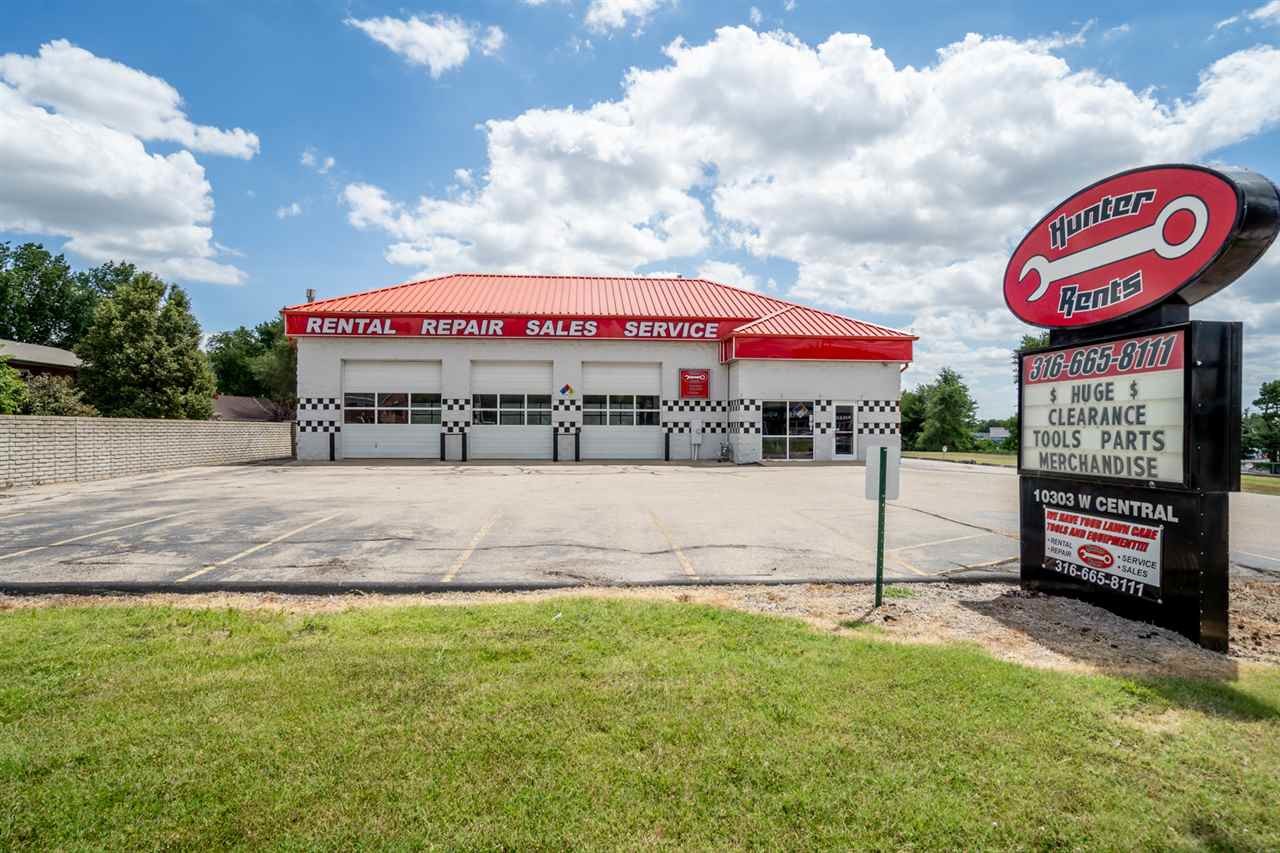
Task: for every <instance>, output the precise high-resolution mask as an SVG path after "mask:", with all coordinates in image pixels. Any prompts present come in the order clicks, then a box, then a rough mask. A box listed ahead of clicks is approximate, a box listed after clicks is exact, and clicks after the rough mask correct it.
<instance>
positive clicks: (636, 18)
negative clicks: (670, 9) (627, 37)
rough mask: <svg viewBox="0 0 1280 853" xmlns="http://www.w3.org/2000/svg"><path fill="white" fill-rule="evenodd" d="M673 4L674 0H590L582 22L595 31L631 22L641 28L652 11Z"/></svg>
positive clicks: (630, 23) (620, 26) (614, 27)
mask: <svg viewBox="0 0 1280 853" xmlns="http://www.w3.org/2000/svg"><path fill="white" fill-rule="evenodd" d="M674 5H675V0H591V3H590V5H588V6H587V14H586V16H585V18H583V22H584V23H585V24H586V25H587V28H588V29H590V30H595V31H596V32H607V31H609V30H620V29H624V28H625V27H628V26H631V25H633V24H634V25H635V27H636V28H637V29H641V28H643V27H644V25H645V24H646V23H647V22H648V20H649V18H650V17H651V16H652V15H653V13H654V12H656V11H658V10H659V9H660V8H661V7H663V6H674Z"/></svg>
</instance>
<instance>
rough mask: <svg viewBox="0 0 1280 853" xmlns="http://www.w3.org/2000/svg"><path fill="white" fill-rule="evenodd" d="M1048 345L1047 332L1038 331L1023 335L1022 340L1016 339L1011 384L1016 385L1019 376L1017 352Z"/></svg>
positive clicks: (1042, 347)
mask: <svg viewBox="0 0 1280 853" xmlns="http://www.w3.org/2000/svg"><path fill="white" fill-rule="evenodd" d="M1047 346H1049V333H1048V332H1040V333H1039V334H1036V335H1023V336H1022V340H1020V341H1018V345H1017V346H1016V347H1015V348H1014V350H1013V384H1014V385H1017V384H1018V381H1019V380H1020V379H1021V377H1020V376H1019V375H1018V371H1019V369H1020V368H1019V363H1020V362H1019V359H1018V353H1019V352H1028V351H1030V350H1038V349H1044V348H1045V347H1047Z"/></svg>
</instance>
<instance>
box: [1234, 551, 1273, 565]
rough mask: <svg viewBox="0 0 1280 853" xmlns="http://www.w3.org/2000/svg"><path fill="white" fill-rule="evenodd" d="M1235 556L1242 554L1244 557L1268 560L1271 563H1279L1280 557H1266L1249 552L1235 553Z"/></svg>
mask: <svg viewBox="0 0 1280 853" xmlns="http://www.w3.org/2000/svg"><path fill="white" fill-rule="evenodd" d="M1236 553H1237V554H1244V555H1245V556H1246V557H1257V558H1258V559H1259V560H1270V561H1271V562H1273V563H1280V557H1268V556H1267V555H1266V554H1254V553H1253V552H1251V551H1236Z"/></svg>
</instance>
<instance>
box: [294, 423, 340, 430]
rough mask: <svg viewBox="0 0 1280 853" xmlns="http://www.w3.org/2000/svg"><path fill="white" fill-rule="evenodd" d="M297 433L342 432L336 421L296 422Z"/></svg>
mask: <svg viewBox="0 0 1280 853" xmlns="http://www.w3.org/2000/svg"><path fill="white" fill-rule="evenodd" d="M298 432H300V433H301V432H342V424H340V423H338V422H337V421H298Z"/></svg>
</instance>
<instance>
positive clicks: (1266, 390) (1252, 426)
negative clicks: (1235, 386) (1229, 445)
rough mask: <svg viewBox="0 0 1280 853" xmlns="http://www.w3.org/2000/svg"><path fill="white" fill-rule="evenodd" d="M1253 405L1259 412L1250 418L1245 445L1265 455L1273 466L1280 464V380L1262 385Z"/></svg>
mask: <svg viewBox="0 0 1280 853" xmlns="http://www.w3.org/2000/svg"><path fill="white" fill-rule="evenodd" d="M1253 405H1255V406H1257V407H1258V412H1257V414H1255V415H1251V416H1250V417H1249V421H1248V422H1249V431H1248V436H1247V441H1246V442H1245V443H1246V444H1248V445H1249V446H1251V447H1252V448H1254V449H1257V450H1261V451H1262V452H1263V453H1265V454H1266V455H1267V459H1269V460H1270V461H1271V463H1272V464H1275V463H1277V462H1280V379H1273V380H1271V381H1270V382H1264V383H1262V387H1261V388H1259V389H1258V399H1256V400H1254V401H1253Z"/></svg>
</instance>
